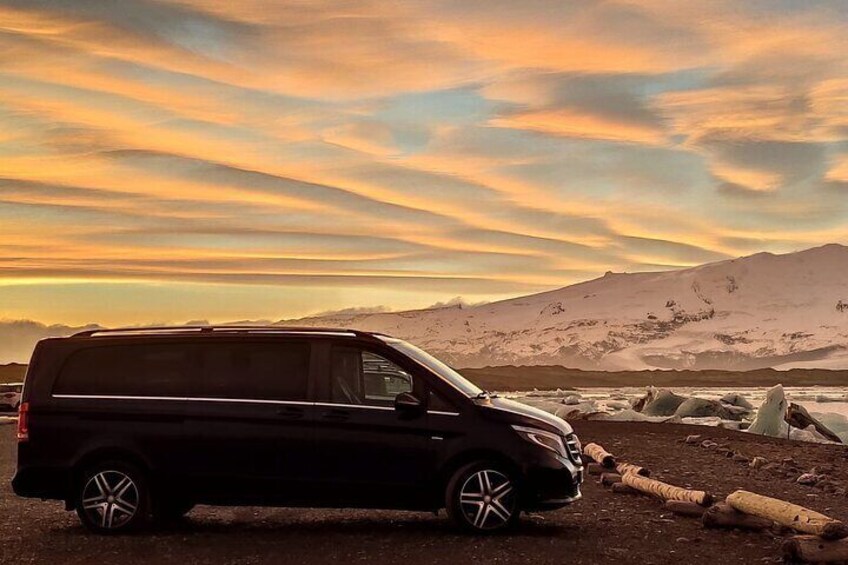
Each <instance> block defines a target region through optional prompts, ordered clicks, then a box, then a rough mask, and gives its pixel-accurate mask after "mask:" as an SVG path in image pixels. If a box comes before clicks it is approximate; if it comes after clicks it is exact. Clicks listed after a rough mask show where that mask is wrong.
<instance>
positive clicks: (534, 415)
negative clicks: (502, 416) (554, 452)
mask: <svg viewBox="0 0 848 565" xmlns="http://www.w3.org/2000/svg"><path fill="white" fill-rule="evenodd" d="M476 402H477V405H478V406H480V407H481V408H483V409H485V410H492V411H496V412H505V413H507V414H512V415H514V416H519V417H520V418H523V419H524V420H525V422H524V423H525V424H527V423H529V422H526V420H534V421H536V422H540V423H542V424H544V425H543V426H542V427H544V428H554V429H555V430H556V431H558V432H559V433H561V434H562V435H568V434H570V433H573V432H574V430H573V429H572V427H571V425H570V424H569V423H568V422H566V421H565V420H563V419H562V418H559V417H557V416H554V415H553V414H550V413H548V412H545V411H544V410H540V409H539V408H534V407H532V406H528V405H526V404H522V403H520V402H516V401H514V400H509V399H507V398H497V397H496V398H483V399H479V400H477V401H476ZM530 425H532V424H530Z"/></svg>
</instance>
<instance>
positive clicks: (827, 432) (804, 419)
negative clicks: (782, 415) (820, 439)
mask: <svg viewBox="0 0 848 565" xmlns="http://www.w3.org/2000/svg"><path fill="white" fill-rule="evenodd" d="M786 422H787V423H788V424H789V425H790V426H794V427H796V428H799V429H801V430H805V429H807V428H808V427H810V426H813V427H814V428H815V429H816V431H817V432H818V433H820V434H821V435H823V436H824V437H826V438H827V439H829V440H830V441H835V442H836V443H842V438H841V437H839V436H838V435H836V434H835V433H833V431H832V430H831V429H830V428H828V427H827V426H825V425H824V424H822V423H821V422H819V421H818V420H816V419H815V418H813V417H812V416H810V413H809V412H807V409H806V408H804V407H803V406H801V405H800V404H795V403H794V402H790V403H789V408H787V409H786Z"/></svg>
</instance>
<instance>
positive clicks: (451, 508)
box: [446, 462, 519, 533]
mask: <svg viewBox="0 0 848 565" xmlns="http://www.w3.org/2000/svg"><path fill="white" fill-rule="evenodd" d="M446 506H447V511H448V516H449V517H450V519H451V521H453V522H454V523H455V524H456V525H457V526H459V527H460V528H462V529H464V530H466V531H470V532H474V533H490V532H497V531H501V530H505V529H508V528H510V527H512V526H514V525H515V523H516V522H517V521H518V518H519V507H518V490H517V485H516V483H515V479H514V478H513V477H512V476H511V474H510V473H509V472H508V471H506V470H505V469H503V468H501V467H500V466H499V465H495V464H492V463H485V462H480V463H472V464H470V465H466V466H465V467H462V468H461V469H459V470H458V471H457V472H456V473H455V474H454V476H453V477H452V478H451V480H450V482H449V483H448V489H447V496H446Z"/></svg>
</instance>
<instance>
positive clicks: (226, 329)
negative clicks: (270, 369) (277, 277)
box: [71, 325, 375, 337]
mask: <svg viewBox="0 0 848 565" xmlns="http://www.w3.org/2000/svg"><path fill="white" fill-rule="evenodd" d="M194 332H196V333H200V334H206V333H209V334H211V333H314V334H346V335H350V336H356V337H373V336H374V335H375V334H372V333H370V332H363V331H360V330H351V329H347V328H324V327H312V326H268V325H265V326H261V325H217V326H216V325H208V326H148V327H124V328H99V329H92V330H85V331H81V332H77V333H75V334H73V335H71V337H97V336H101V335H114V334H173V333H194Z"/></svg>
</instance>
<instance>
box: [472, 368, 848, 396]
mask: <svg viewBox="0 0 848 565" xmlns="http://www.w3.org/2000/svg"><path fill="white" fill-rule="evenodd" d="M460 372H461V373H462V374H463V375H464V376H465V377H466V378H468V379H469V380H471V381H473V382H474V383H476V384H477V385H478V386H480V387H481V388H485V389H487V390H499V391H504V392H508V391H526V390H533V389H534V388H536V389H539V390H544V389H556V388H562V389H565V388H621V387H644V386H649V385H652V386H656V387H663V388H671V387H722V388H725V387H770V386H774V385H776V384H783V385H786V386H845V387H848V371H831V370H827V369H792V370H789V371H778V370H775V369H757V370H754V371H713V370H710V371H660V370H656V371H620V372H607V371H581V370H579V369H569V368H567V367H562V366H558V365H539V366H526V367H525V366H522V367H516V366H511V365H508V366H503V367H483V368H480V369H460Z"/></svg>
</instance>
